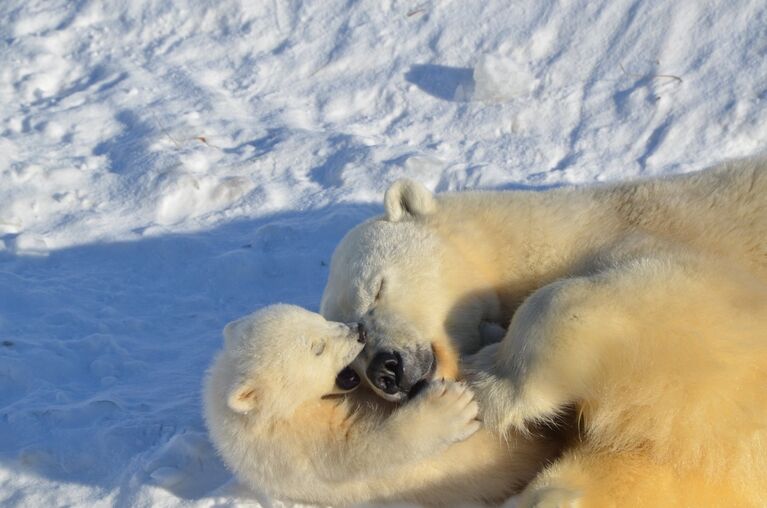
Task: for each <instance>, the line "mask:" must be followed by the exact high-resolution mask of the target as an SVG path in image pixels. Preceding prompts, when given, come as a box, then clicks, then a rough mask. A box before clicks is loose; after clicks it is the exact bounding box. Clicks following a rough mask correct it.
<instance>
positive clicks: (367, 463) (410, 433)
mask: <svg viewBox="0 0 767 508" xmlns="http://www.w3.org/2000/svg"><path fill="white" fill-rule="evenodd" d="M478 413H479V408H478V405H477V403H476V402H475V401H474V395H473V393H472V391H471V390H470V389H469V388H468V387H467V386H466V385H465V384H464V383H458V382H454V381H444V380H440V381H434V382H432V383H430V384H429V385H428V386H427V387H426V388H424V390H423V391H422V392H421V393H419V394H418V395H417V396H416V398H415V399H413V400H412V401H410V402H408V403H406V404H405V405H403V406H401V407H400V408H398V409H396V410H395V411H394V412H393V413H392V414H391V415H390V416H389V417H387V418H385V419H384V420H382V421H380V422H378V423H376V424H373V425H372V427H371V425H370V424H367V425H366V424H364V422H353V423H352V424H351V426H350V428H349V432H348V434H347V436H346V438H345V441H344V446H342V447H336V446H333V445H332V444H331V446H329V448H330V450H324V451H323V452H322V453H321V460H325V461H327V462H328V466H330V467H320V468H317V470H318V471H323V472H327V475H328V476H327V478H325V480H327V481H347V480H349V479H352V478H360V477H363V476H365V475H374V476H378V477H380V476H381V475H382V474H384V473H386V472H387V471H394V470H397V469H399V468H401V467H402V466H408V465H412V464H414V463H416V462H418V461H421V460H423V459H427V458H431V457H434V456H437V455H439V454H440V453H442V452H444V451H445V450H446V449H447V448H448V447H449V446H450V445H452V444H454V443H457V442H460V441H464V440H466V439H468V438H469V437H470V436H471V435H473V434H474V433H475V432H477V431H478V430H479V428H480V422H479V421H478V420H477V416H478ZM357 423H360V424H361V425H357Z"/></svg>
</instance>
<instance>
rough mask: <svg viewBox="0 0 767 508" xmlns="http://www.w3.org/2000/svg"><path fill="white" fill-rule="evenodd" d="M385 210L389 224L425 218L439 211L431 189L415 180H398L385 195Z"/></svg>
mask: <svg viewBox="0 0 767 508" xmlns="http://www.w3.org/2000/svg"><path fill="white" fill-rule="evenodd" d="M384 208H386V219H387V220H388V221H389V222H399V221H401V220H403V219H405V218H406V217H407V216H410V217H413V218H416V219H417V218H419V217H425V216H427V215H430V214H432V213H434V212H435V211H436V210H437V200H436V199H434V195H433V194H432V193H431V192H429V189H427V188H426V187H424V186H423V185H422V184H420V183H418V182H414V181H413V180H397V181H396V182H394V183H393V184H391V186H390V187H389V188H388V189H387V190H386V194H384Z"/></svg>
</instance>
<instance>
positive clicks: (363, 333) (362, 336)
mask: <svg viewBox="0 0 767 508" xmlns="http://www.w3.org/2000/svg"><path fill="white" fill-rule="evenodd" d="M357 333H358V334H359V337H358V338H357V342H359V343H360V344H364V343H365V342H367V341H368V331H367V330H366V329H365V325H364V324H362V323H359V324H358V325H357Z"/></svg>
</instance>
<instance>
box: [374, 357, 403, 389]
mask: <svg viewBox="0 0 767 508" xmlns="http://www.w3.org/2000/svg"><path fill="white" fill-rule="evenodd" d="M367 377H368V379H369V380H370V382H371V383H373V384H374V385H375V386H376V387H378V388H379V389H380V390H382V391H383V392H384V393H388V394H395V393H397V392H399V391H400V390H399V383H400V380H401V379H402V358H401V357H400V356H399V354H397V353H396V352H388V351H387V352H382V353H378V354H376V355H375V356H374V357H373V359H372V360H371V361H370V364H368V370H367Z"/></svg>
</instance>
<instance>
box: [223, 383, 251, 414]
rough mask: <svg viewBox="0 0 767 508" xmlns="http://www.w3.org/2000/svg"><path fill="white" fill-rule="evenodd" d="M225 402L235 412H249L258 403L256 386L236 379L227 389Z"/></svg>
mask: <svg viewBox="0 0 767 508" xmlns="http://www.w3.org/2000/svg"><path fill="white" fill-rule="evenodd" d="M226 404H227V405H228V406H229V409H231V410H232V411H234V412H235V413H240V414H245V413H248V412H250V411H251V410H253V409H254V408H255V407H256V406H257V405H258V393H257V392H256V388H255V387H253V386H252V385H251V384H250V383H247V382H245V381H244V380H242V381H238V382H237V383H235V385H234V386H233V387H232V389H231V390H229V395H228V396H227V399H226Z"/></svg>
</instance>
